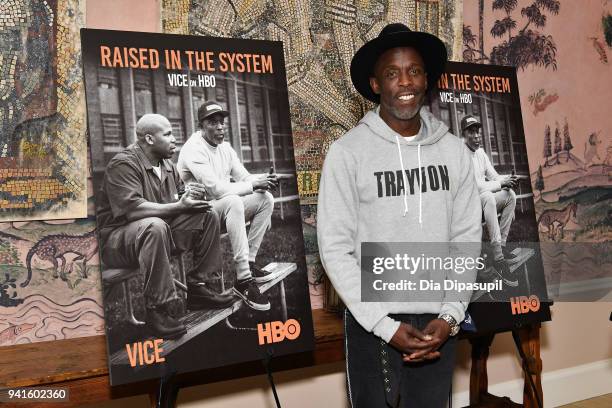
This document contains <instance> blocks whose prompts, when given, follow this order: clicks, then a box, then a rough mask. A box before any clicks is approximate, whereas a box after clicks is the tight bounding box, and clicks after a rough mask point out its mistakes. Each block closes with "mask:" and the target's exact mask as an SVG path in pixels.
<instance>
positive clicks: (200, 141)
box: [178, 101, 278, 310]
mask: <svg viewBox="0 0 612 408" xmlns="http://www.w3.org/2000/svg"><path fill="white" fill-rule="evenodd" d="M227 116H229V112H227V111H226V110H224V109H223V108H222V107H221V105H219V104H218V103H216V102H213V101H208V102H206V103H204V104H203V105H202V106H200V108H199V109H198V124H199V126H200V128H201V130H198V131H197V132H195V133H194V134H193V135H191V137H190V138H189V140H187V142H186V143H185V145H184V146H183V147H182V149H181V152H180V154H179V159H178V169H179V172H180V175H181V178H182V179H183V181H184V182H185V183H190V182H197V183H202V184H203V185H204V187H205V188H206V193H207V194H208V198H209V199H211V200H212V201H211V204H212V207H213V210H214V211H215V212H216V213H217V215H218V216H219V218H220V221H221V225H225V227H226V229H227V232H228V235H229V240H230V243H231V246H232V252H233V255H234V264H235V267H236V280H237V282H236V285H235V286H234V292H235V293H236V294H237V295H238V296H240V297H241V298H242V299H243V300H244V301H245V303H246V304H247V305H248V306H249V307H251V308H252V309H254V310H269V309H270V302H269V301H268V300H267V299H266V298H265V297H264V296H263V295H262V294H261V292H260V290H259V287H258V286H257V283H262V282H265V281H267V280H269V279H270V278H271V276H270V275H269V274H267V273H266V272H265V271H262V270H261V269H259V268H258V267H256V266H255V258H256V256H257V252H258V251H259V247H260V245H261V242H262V241H263V238H264V235H265V233H266V231H268V229H269V228H270V225H271V217H272V211H273V209H274V197H273V196H272V194H271V193H270V192H269V191H270V190H273V189H274V188H276V185H277V183H278V178H277V176H276V174H266V175H252V174H250V173H249V172H248V171H247V169H245V168H244V166H243V165H242V163H241V162H240V160H239V159H238V155H237V154H236V152H235V151H234V149H233V148H232V146H231V145H230V144H229V143H227V142H225V141H224V139H225V134H226V130H227V127H226V122H225V121H226V118H227ZM231 179H233V181H234V182H231ZM246 221H250V222H251V225H250V227H249V233H248V236H247V232H246Z"/></svg>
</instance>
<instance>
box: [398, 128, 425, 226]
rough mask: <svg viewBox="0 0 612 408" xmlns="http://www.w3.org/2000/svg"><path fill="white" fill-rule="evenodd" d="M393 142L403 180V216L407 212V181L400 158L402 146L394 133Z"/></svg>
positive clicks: (402, 161)
mask: <svg viewBox="0 0 612 408" xmlns="http://www.w3.org/2000/svg"><path fill="white" fill-rule="evenodd" d="M395 142H396V143H397V154H398V155H399V159H400V166H401V168H402V180H403V181H404V215H403V216H404V217H405V216H406V214H408V183H407V180H406V170H405V169H404V160H403V159H402V147H401V146H400V142H399V137H397V135H395ZM419 146H420V145H419ZM419 171H421V170H419Z"/></svg>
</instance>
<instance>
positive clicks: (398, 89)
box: [370, 47, 427, 121]
mask: <svg viewBox="0 0 612 408" xmlns="http://www.w3.org/2000/svg"><path fill="white" fill-rule="evenodd" d="M370 86H371V87H372V90H373V91H374V92H375V93H377V94H379V95H380V110H381V117H385V116H387V117H389V118H390V119H391V120H393V121H411V120H414V119H415V118H417V119H418V113H419V109H420V108H421V106H422V105H423V103H424V101H425V92H426V91H427V72H426V71H425V63H424V62H423V58H422V57H421V54H419V53H418V52H417V51H416V50H415V49H414V48H412V47H397V48H391V49H390V50H387V51H385V52H384V53H383V54H382V55H381V56H380V57H379V58H378V61H376V65H375V66H374V76H373V77H371V78H370Z"/></svg>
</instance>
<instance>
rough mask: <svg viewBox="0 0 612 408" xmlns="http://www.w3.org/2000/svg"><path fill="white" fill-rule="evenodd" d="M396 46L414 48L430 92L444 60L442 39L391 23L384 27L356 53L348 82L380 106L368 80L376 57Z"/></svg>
mask: <svg viewBox="0 0 612 408" xmlns="http://www.w3.org/2000/svg"><path fill="white" fill-rule="evenodd" d="M397 47H412V48H414V49H416V50H417V51H418V52H419V54H421V58H423V62H424V63H425V70H426V71H427V89H428V90H431V89H432V88H433V87H434V86H435V85H436V82H437V81H438V79H439V78H440V75H442V72H444V68H445V67H446V61H447V58H448V54H447V52H446V47H445V46H444V43H443V42H442V40H440V39H439V38H438V37H436V36H435V35H432V34H429V33H424V32H421V31H412V30H411V29H410V28H408V27H407V26H405V25H404V24H401V23H393V24H388V25H386V26H385V28H383V29H382V31H381V32H380V34H379V35H378V37H376V38H374V39H372V40H370V41H368V42H367V43H365V44H364V45H363V46H362V47H361V48H360V49H359V50H357V52H356V53H355V55H354V56H353V60H352V61H351V81H352V82H353V86H354V87H355V89H356V90H357V92H359V93H360V94H361V95H363V97H364V98H366V99H368V100H370V101H372V102H376V103H380V95H377V94H375V93H374V91H373V90H372V88H371V87H370V77H372V76H374V65H375V64H376V61H378V58H379V57H380V56H381V55H382V54H383V53H384V52H385V51H387V50H390V49H391V48H397Z"/></svg>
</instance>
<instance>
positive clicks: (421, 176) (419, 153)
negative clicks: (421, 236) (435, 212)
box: [417, 143, 423, 226]
mask: <svg viewBox="0 0 612 408" xmlns="http://www.w3.org/2000/svg"><path fill="white" fill-rule="evenodd" d="M417 157H418V162H419V172H420V171H421V144H420V143H419V144H418V145H417ZM422 178H423V175H422V174H421V175H420V177H419V181H420V182H419V225H420V226H423V186H422V185H421V183H423V180H422Z"/></svg>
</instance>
